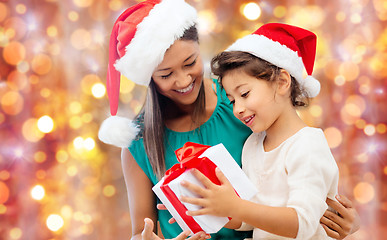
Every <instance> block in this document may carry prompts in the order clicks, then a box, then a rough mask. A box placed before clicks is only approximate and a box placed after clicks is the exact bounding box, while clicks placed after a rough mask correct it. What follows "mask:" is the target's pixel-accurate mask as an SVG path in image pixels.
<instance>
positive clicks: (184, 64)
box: [99, 0, 357, 239]
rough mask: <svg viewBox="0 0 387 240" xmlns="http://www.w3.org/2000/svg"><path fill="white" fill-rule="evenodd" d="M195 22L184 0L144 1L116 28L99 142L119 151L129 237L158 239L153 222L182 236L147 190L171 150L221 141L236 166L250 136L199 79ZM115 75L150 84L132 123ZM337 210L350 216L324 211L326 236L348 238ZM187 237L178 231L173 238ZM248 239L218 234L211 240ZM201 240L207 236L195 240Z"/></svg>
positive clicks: (217, 92) (214, 88)
mask: <svg viewBox="0 0 387 240" xmlns="http://www.w3.org/2000/svg"><path fill="white" fill-rule="evenodd" d="M195 24H196V11H195V9H193V8H192V7H191V6H190V5H188V4H187V3H185V2H184V1H183V0H163V1H160V0H153V1H152V0H148V1H144V2H141V3H139V4H137V5H134V6H132V7H130V8H129V9H127V10H126V11H125V12H124V13H123V14H122V15H121V16H120V17H119V18H118V19H117V21H116V23H115V24H114V27H113V31H112V34H111V39H110V50H109V69H108V78H107V90H108V96H109V101H110V110H111V114H112V117H110V118H108V119H107V120H105V121H104V123H103V124H102V126H101V129H100V132H99V138H100V139H101V140H102V141H104V142H106V143H109V144H114V145H116V146H119V147H122V148H123V149H122V155H121V156H122V166H123V171H124V177H125V181H126V185H127V190H128V199H129V209H130V215H131V219H132V239H158V238H157V237H156V236H155V235H154V234H153V233H152V230H153V223H155V222H157V220H158V221H159V223H160V227H161V231H162V234H163V235H164V237H166V238H173V237H176V236H178V235H179V233H180V232H181V229H180V228H179V226H178V225H177V224H169V223H168V220H169V219H170V218H171V215H170V214H169V213H168V212H167V211H164V210H161V211H158V210H157V209H156V207H155V206H156V202H157V199H156V197H155V195H154V194H153V192H152V189H151V188H152V186H153V185H155V184H156V183H157V182H158V180H159V179H160V178H161V177H162V175H163V174H164V173H165V170H166V169H168V168H170V167H171V166H172V165H174V164H175V163H177V160H176V157H175V155H174V151H175V150H176V149H178V148H180V147H182V146H183V144H184V143H185V142H187V141H191V142H197V143H201V144H206V145H215V144H218V143H223V144H224V145H225V147H226V148H227V149H228V151H229V152H230V153H231V155H232V156H233V157H234V159H235V160H236V161H237V163H238V164H239V165H241V162H240V159H241V150H242V146H243V142H244V141H245V140H246V138H247V137H248V136H249V135H250V134H251V131H250V130H249V129H248V128H247V127H246V126H244V125H243V124H242V123H240V122H239V121H238V120H237V119H236V118H235V117H234V116H233V113H232V106H231V105H230V104H229V102H228V100H227V98H226V96H225V95H224V92H223V91H221V89H220V88H219V86H218V85H217V83H216V82H215V81H211V80H208V79H204V78H203V63H202V59H201V55H200V51H199V45H198V36H197V30H196V27H195ZM116 70H118V71H119V72H117V71H116ZM120 73H121V74H123V75H124V76H126V77H127V78H128V79H130V80H132V81H134V82H135V83H137V84H140V85H144V86H149V87H148V92H147V99H146V103H145V106H144V108H143V110H142V112H141V113H140V114H139V115H138V116H137V118H136V120H135V121H134V122H131V121H130V120H128V119H124V118H121V117H117V116H115V115H116V113H117V108H118V94H119V81H120ZM230 126H232V128H233V129H234V128H235V126H237V129H238V131H229V130H228V128H229V127H230ZM132 140H133V141H132ZM334 207H336V209H338V208H341V209H340V211H341V212H340V213H341V215H342V216H347V217H344V218H343V217H339V216H337V215H332V214H330V213H327V214H328V215H327V216H328V217H327V218H326V219H322V221H324V223H325V224H326V225H328V226H329V227H330V228H329V229H328V231H330V232H328V231H327V233H328V234H329V235H330V236H333V235H334V234H338V235H339V237H345V236H346V235H348V233H345V231H343V229H342V227H341V226H344V225H349V226H351V227H352V226H353V222H354V220H353V219H357V218H356V211H354V212H353V211H352V208H350V210H348V209H347V208H345V206H342V205H340V204H338V205H337V206H334ZM144 219H145V223H144ZM144 226H145V227H144ZM141 233H142V234H141ZM250 235H251V233H250ZM186 236H187V235H185V234H184V233H182V234H180V235H179V236H178V237H177V238H176V239H185V237H186ZM248 236H249V235H246V233H245V232H237V231H234V230H230V229H222V230H221V231H219V232H218V233H217V234H213V235H212V236H211V237H212V238H213V239H244V238H245V237H248ZM333 237H335V236H333ZM199 238H205V236H202V235H200V234H198V235H195V236H193V237H192V239H199Z"/></svg>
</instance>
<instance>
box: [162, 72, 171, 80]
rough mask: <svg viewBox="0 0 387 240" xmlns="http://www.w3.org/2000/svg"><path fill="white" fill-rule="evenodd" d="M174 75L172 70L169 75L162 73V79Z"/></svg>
mask: <svg viewBox="0 0 387 240" xmlns="http://www.w3.org/2000/svg"><path fill="white" fill-rule="evenodd" d="M171 75H172V72H170V73H169V74H168V75H162V76H161V78H162V79H167V78H168V77H170V76H171Z"/></svg>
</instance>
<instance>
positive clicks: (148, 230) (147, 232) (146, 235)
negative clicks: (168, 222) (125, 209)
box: [141, 218, 154, 240]
mask: <svg viewBox="0 0 387 240" xmlns="http://www.w3.org/2000/svg"><path fill="white" fill-rule="evenodd" d="M144 222H145V225H144V230H142V232H141V237H142V239H143V240H151V239H152V236H153V227H154V224H153V221H152V220H151V219H149V218H145V219H144Z"/></svg>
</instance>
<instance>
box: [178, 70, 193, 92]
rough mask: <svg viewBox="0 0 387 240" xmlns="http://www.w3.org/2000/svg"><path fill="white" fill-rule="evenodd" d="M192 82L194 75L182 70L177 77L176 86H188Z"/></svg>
mask: <svg viewBox="0 0 387 240" xmlns="http://www.w3.org/2000/svg"><path fill="white" fill-rule="evenodd" d="M191 82H192V76H191V74H189V73H186V72H182V73H181V74H179V75H178V77H177V79H176V86H177V87H181V88H183V87H187V85H189V84H190V83H191Z"/></svg>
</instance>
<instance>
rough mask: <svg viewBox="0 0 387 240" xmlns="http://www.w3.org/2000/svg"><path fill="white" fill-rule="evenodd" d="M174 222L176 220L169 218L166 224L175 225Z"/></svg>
mask: <svg viewBox="0 0 387 240" xmlns="http://www.w3.org/2000/svg"><path fill="white" fill-rule="evenodd" d="M175 222H176V219H175V218H170V219H169V220H168V223H169V224H173V223H175Z"/></svg>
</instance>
